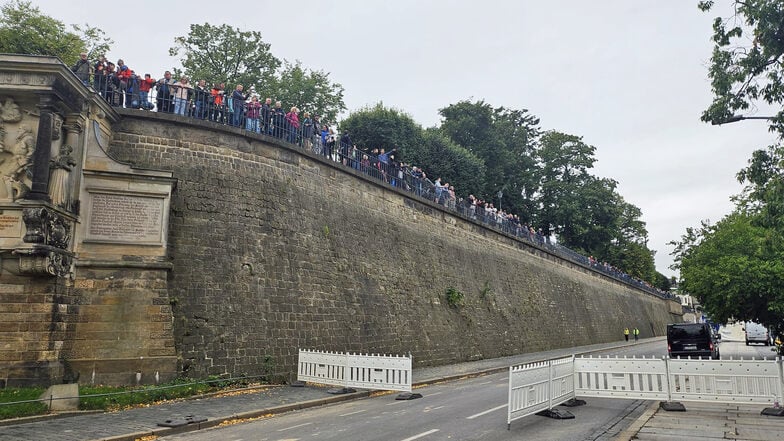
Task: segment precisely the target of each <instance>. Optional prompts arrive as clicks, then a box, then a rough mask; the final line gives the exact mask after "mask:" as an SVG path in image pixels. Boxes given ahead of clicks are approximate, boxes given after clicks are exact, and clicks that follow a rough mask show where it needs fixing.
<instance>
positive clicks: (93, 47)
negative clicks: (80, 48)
mask: <svg viewBox="0 0 784 441" xmlns="http://www.w3.org/2000/svg"><path fill="white" fill-rule="evenodd" d="M71 27H72V28H73V30H74V32H76V34H77V35H78V36H79V39H81V40H82V41H83V42H84V47H85V49H84V51H85V52H87V58H88V59H89V60H95V59H97V58H98V56H100V55H106V53H108V52H109V49H111V46H112V45H113V44H114V40H112V39H111V38H109V37H107V36H106V33H105V32H104V31H103V30H102V29H100V28H96V27H94V26H90V25H89V24H87V23H85V24H84V26H81V25H71Z"/></svg>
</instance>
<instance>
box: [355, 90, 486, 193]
mask: <svg viewBox="0 0 784 441" xmlns="http://www.w3.org/2000/svg"><path fill="white" fill-rule="evenodd" d="M340 128H341V130H348V131H349V132H350V133H351V140H352V141H353V142H354V144H356V145H357V146H358V147H360V148H361V149H363V150H366V151H369V150H371V149H384V150H386V151H390V150H392V149H397V152H396V155H395V159H397V160H398V161H403V162H407V163H410V164H413V165H418V166H420V167H422V168H423V169H424V171H425V173H427V175H428V177H431V178H432V179H435V177H436V176H441V177H442V178H443V179H444V180H445V181H446V182H449V183H450V184H452V185H454V186H455V191H456V192H457V193H458V194H460V195H463V196H465V195H468V194H469V193H471V192H472V191H473V190H474V189H479V188H481V187H482V185H483V179H484V176H485V172H484V163H483V162H482V160H481V159H479V158H478V157H476V155H474V154H473V153H471V152H469V151H468V150H466V149H465V148H463V147H461V146H459V145H457V144H455V143H454V142H452V140H450V139H449V138H447V137H446V136H445V135H444V134H443V133H442V132H441V131H440V130H438V129H435V128H431V129H427V130H423V129H422V127H421V126H420V125H419V124H417V123H416V122H415V121H414V120H413V118H411V116H410V115H408V114H406V113H405V112H403V111H401V110H398V109H394V108H389V107H385V106H384V105H383V103H378V104H376V105H375V106H373V107H366V108H363V109H360V110H358V111H356V112H352V113H351V114H350V115H349V116H348V117H347V118H346V119H344V120H343V121H342V122H341V123H340Z"/></svg>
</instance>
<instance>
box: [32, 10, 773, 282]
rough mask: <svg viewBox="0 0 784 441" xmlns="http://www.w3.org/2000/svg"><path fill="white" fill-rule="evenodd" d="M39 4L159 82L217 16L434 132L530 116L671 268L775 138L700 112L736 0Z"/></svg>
mask: <svg viewBox="0 0 784 441" xmlns="http://www.w3.org/2000/svg"><path fill="white" fill-rule="evenodd" d="M32 1H33V4H34V5H37V6H38V7H40V9H41V10H42V12H44V13H46V14H48V15H51V16H53V17H55V18H57V19H59V20H61V21H63V22H65V23H67V24H72V23H76V24H84V23H89V24H90V25H93V26H97V27H99V28H101V29H103V30H104V31H106V32H107V34H108V35H109V36H110V37H111V38H112V39H113V40H114V42H115V43H114V45H113V47H112V50H111V52H109V54H108V57H109V58H110V59H111V60H113V61H116V59H117V58H123V59H124V60H125V62H126V64H128V65H129V66H130V67H131V68H132V69H134V70H135V71H136V72H140V73H143V72H150V73H152V74H153V77H155V78H158V77H160V76H161V74H162V73H163V71H164V70H166V69H169V68H171V67H173V66H179V65H180V64H179V60H178V59H176V58H173V57H170V56H169V55H168V49H169V47H171V46H172V45H173V41H174V38H175V37H177V36H184V35H186V34H187V33H188V27H189V25H190V24H191V23H204V22H207V21H209V22H210V23H211V24H215V25H219V24H223V23H226V24H229V25H232V26H236V27H240V28H243V29H245V30H257V31H260V32H261V34H262V36H263V38H264V40H265V41H267V42H268V43H270V44H271V45H272V52H273V53H274V54H275V55H276V56H277V57H278V58H280V59H288V60H292V61H293V60H300V61H302V63H303V64H304V65H305V66H306V67H309V68H313V69H323V70H325V71H327V72H330V73H331V78H332V79H333V81H336V82H339V83H341V84H342V85H343V86H344V87H345V89H346V94H345V101H346V105H347V106H348V108H349V111H352V110H356V109H359V108H361V107H363V106H366V105H372V104H375V103H377V102H378V101H383V103H384V105H386V106H393V107H397V108H399V109H402V110H404V111H406V112H408V113H409V114H411V115H412V116H413V117H414V119H415V120H416V121H418V122H419V123H421V124H422V125H424V126H432V125H436V124H438V123H439V121H440V119H439V116H438V109H439V108H442V107H445V106H447V105H449V104H451V103H455V102H457V101H459V100H463V99H472V100H478V99H483V100H485V101H487V102H489V103H491V104H492V105H494V106H505V107H510V108H515V109H528V110H529V111H530V112H531V113H532V114H534V115H536V116H538V117H539V118H541V127H542V128H543V129H545V130H550V129H553V130H559V131H562V132H566V133H570V134H574V135H579V136H583V137H584V140H585V142H587V143H588V144H591V145H593V146H595V147H596V148H597V150H596V156H597V159H598V161H597V164H596V168H595V170H594V174H596V175H599V176H603V177H609V178H613V179H615V180H617V181H618V182H619V189H618V190H619V192H620V193H621V194H622V195H623V196H624V198H626V200H627V201H629V202H631V203H633V204H635V205H637V206H638V207H640V208H641V209H642V212H643V220H644V221H645V222H646V223H647V228H648V231H649V233H650V241H649V247H650V248H651V249H654V250H656V251H657V253H656V267H657V269H658V270H659V271H661V272H662V273H664V274H666V275H668V276H669V275H673V274H674V273H673V271H671V270H670V269H669V268H668V266H669V265H670V264H671V263H672V258H671V256H670V255H669V253H670V251H671V247H670V246H668V245H666V243H667V242H669V241H670V240H673V239H678V238H680V236H681V235H682V234H683V233H684V232H685V229H686V227H688V226H696V225H698V224H699V222H700V220H701V219H710V220H711V221H713V222H715V221H717V220H719V219H720V218H721V217H722V216H724V215H725V214H727V213H729V212H730V211H731V209H732V204H731V203H730V201H729V197H730V195H732V194H736V193H738V192H739V191H740V189H741V187H740V185H739V184H738V183H737V181H736V180H735V174H736V173H737V172H738V170H740V169H741V168H742V167H744V166H745V165H746V163H747V161H748V159H749V158H750V157H751V153H752V152H753V151H754V150H756V149H758V148H761V147H765V146H767V145H769V144H772V143H773V142H774V141H775V137H774V136H773V135H771V134H770V133H768V131H767V126H766V125H765V123H764V122H761V121H742V122H738V123H734V124H729V125H725V126H721V127H716V126H711V125H709V124H705V123H702V122H700V120H699V117H700V113H701V111H702V110H703V109H704V108H705V107H707V105H708V104H709V103H710V100H711V93H710V84H709V82H708V78H707V64H708V61H709V58H710V53H711V50H712V45H711V41H710V37H711V34H712V32H711V24H712V21H713V18H714V17H715V16H717V15H722V16H725V17H726V16H729V15H730V13H731V10H730V8H729V4H730V1H729V0H719V1H717V6H716V7H715V8H714V11H712V12H711V13H708V14H705V13H702V12H700V11H699V10H698V9H697V6H696V4H697V0H657V1H645V2H644V1H633V0H602V1H584V0H548V1H534V0H506V1H501V0H496V1H494V0H485V1H464V0H449V1H446V0H441V1H425V0H394V1H391V0H386V1H385V0H341V1H324V0H316V1H314V0H300V1H296V2H292V1H281V0H276V1H268V0H252V1H244V0H240V1H236V0H235V1H230V2H216V1H204V0H187V1H180V0H166V1H161V0H155V1H149V0H135V1H132V2H125V3H122V2H120V3H116V2H114V3H112V2H97V1H69V0H32ZM260 92H261V93H262V94H263V92H262V91H260ZM757 115H767V114H765V112H764V111H763V110H759V111H758V112H757Z"/></svg>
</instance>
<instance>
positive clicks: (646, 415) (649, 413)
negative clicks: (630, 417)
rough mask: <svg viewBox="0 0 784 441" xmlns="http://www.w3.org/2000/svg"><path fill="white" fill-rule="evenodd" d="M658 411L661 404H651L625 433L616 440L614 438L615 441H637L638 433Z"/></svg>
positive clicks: (620, 434)
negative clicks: (635, 440) (634, 440)
mask: <svg viewBox="0 0 784 441" xmlns="http://www.w3.org/2000/svg"><path fill="white" fill-rule="evenodd" d="M658 410H659V402H658V401H652V402H650V403H649V404H648V406H647V408H646V409H645V411H644V412H643V413H642V415H640V416H639V417H637V419H636V420H634V421H633V422H632V423H631V424H630V425H629V427H627V428H626V429H625V430H624V431H623V432H621V433H619V434H618V435H616V436H615V438H613V441H632V440H633V439H635V438H636V436H637V433H638V432H639V431H640V430H641V429H642V428H643V426H645V424H647V423H648V421H650V419H651V418H652V417H653V415H654V414H655V413H656V411H658Z"/></svg>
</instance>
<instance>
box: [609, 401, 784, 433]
mask: <svg viewBox="0 0 784 441" xmlns="http://www.w3.org/2000/svg"><path fill="white" fill-rule="evenodd" d="M683 404H684V405H685V406H686V412H668V411H666V410H664V409H660V408H659V402H658V401H652V402H650V404H649V406H648V409H647V410H646V411H645V412H643V414H642V415H641V416H640V417H639V418H638V419H637V420H636V421H635V422H634V423H632V424H631V425H630V426H629V427H628V428H627V429H626V431H624V432H622V433H621V434H620V435H619V436H618V437H617V440H618V441H628V440H648V441H664V440H666V441H689V440H728V439H729V440H749V441H751V440H754V441H774V440H776V441H779V440H782V439H784V417H774V416H766V415H761V414H760V412H761V411H762V409H764V408H765V406H763V405H745V404H744V405H738V404H719V403H702V402H700V403H683Z"/></svg>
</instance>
